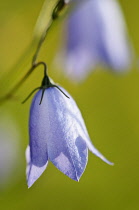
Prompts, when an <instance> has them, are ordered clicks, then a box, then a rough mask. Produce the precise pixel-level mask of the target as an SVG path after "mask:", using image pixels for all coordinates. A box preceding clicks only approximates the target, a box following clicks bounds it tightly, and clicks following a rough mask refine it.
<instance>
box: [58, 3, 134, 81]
mask: <svg viewBox="0 0 139 210" xmlns="http://www.w3.org/2000/svg"><path fill="white" fill-rule="evenodd" d="M76 2H77V1H76ZM65 29H66V34H67V35H66V36H67V37H66V40H65V42H66V43H65V46H64V49H63V51H62V52H61V54H60V56H58V58H60V63H61V64H62V65H64V66H63V69H65V71H66V73H67V74H68V76H70V77H71V78H72V79H74V80H75V81H80V80H83V79H84V78H85V77H86V76H87V75H88V74H89V73H90V71H91V69H92V68H95V67H96V65H98V64H100V63H101V64H102V65H104V66H106V67H109V68H112V69H113V70H115V71H116V72H119V71H122V72H123V70H125V69H127V68H129V67H130V64H131V58H132V53H131V52H132V50H131V46H130V44H129V42H128V38H127V32H126V25H125V22H124V18H123V16H122V11H121V9H120V7H119V4H118V2H117V1H116V0H103V1H102V0H85V1H82V2H80V3H79V4H78V5H76V8H75V9H74V11H73V12H72V14H70V16H69V18H68V20H67V21H66V24H65ZM64 35H65V33H64ZM58 61H59V59H58Z"/></svg>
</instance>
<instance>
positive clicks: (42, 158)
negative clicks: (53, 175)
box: [26, 86, 112, 187]
mask: <svg viewBox="0 0 139 210" xmlns="http://www.w3.org/2000/svg"><path fill="white" fill-rule="evenodd" d="M58 88H59V89H60V90H61V91H63V92H64V93H65V94H66V95H67V96H69V97H70V98H67V97H65V95H64V94H63V93H62V92H61V91H59V90H58ZM42 92H43V99H42V101H41V104H40V100H41V98H42ZM29 136H30V143H29V146H28V147H27V150H26V158H27V171H26V172H27V182H28V187H31V186H32V185H33V183H34V182H35V181H36V180H37V179H38V178H39V177H40V175H41V174H42V173H43V171H44V170H45V169H46V167H47V164H48V161H51V162H52V163H53V164H54V165H55V166H56V167H57V168H58V169H59V170H60V171H61V172H63V173H64V174H65V175H67V176H68V177H70V178H71V179H73V180H76V181H79V179H80V177H81V175H82V174H83V172H84V170H85V167H86V164H87V160H88V149H89V150H90V151H91V152H92V153H94V154H95V155H96V156H98V157H99V158H101V159H102V160H103V161H105V162H106V163H108V164H112V163H111V162H109V161H108V160H107V159H106V158H105V157H104V156H103V155H102V154H101V153H100V152H99V151H98V150H97V149H96V148H95V147H94V146H93V145H92V143H91V141H90V138H89V135H88V132H87V129H86V126H85V123H84V120H83V118H82V115H81V113H80V110H79V108H78V107H77V105H76V103H75V101H74V100H73V98H72V97H71V96H70V95H69V93H67V92H66V90H64V89H63V88H62V87H59V86H51V87H49V88H47V89H45V90H44V89H41V90H39V91H38V92H37V93H36V95H35V97H34V99H33V102H32V105H31V109H30V119H29Z"/></svg>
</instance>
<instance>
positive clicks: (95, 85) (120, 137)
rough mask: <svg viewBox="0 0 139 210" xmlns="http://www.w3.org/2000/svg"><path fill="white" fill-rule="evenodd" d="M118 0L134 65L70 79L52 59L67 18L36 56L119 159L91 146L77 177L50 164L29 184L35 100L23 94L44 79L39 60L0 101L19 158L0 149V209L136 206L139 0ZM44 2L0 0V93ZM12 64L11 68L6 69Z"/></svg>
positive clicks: (94, 135)
mask: <svg viewBox="0 0 139 210" xmlns="http://www.w3.org/2000/svg"><path fill="white" fill-rule="evenodd" d="M50 1H51V0H50ZM120 3H121V6H122V8H123V12H124V14H125V18H126V22H127V25H128V30H129V35H130V37H131V40H132V42H133V46H134V49H135V54H136V59H135V62H134V64H133V68H132V70H131V71H130V72H128V73H127V74H125V75H116V74H112V72H111V71H110V70H108V71H106V70H104V69H103V68H101V69H98V70H97V71H94V72H92V74H91V75H90V77H89V78H88V79H87V80H86V81H85V82H83V83H82V84H80V85H77V84H73V83H72V82H70V81H69V80H67V79H66V78H65V77H64V75H62V74H61V73H59V71H58V68H56V67H54V65H53V63H52V61H53V58H54V57H55V53H56V50H57V48H58V43H59V39H61V38H60V33H61V25H62V21H59V22H58V23H57V24H56V25H55V27H53V28H52V30H51V31H50V33H49V35H48V37H47V40H46V42H45V44H44V45H43V47H42V50H41V53H40V56H39V60H44V61H45V62H47V64H48V66H49V75H50V76H51V77H52V78H53V80H54V81H55V82H58V83H60V84H61V85H62V86H63V87H64V88H65V89H67V90H68V91H69V92H70V93H71V95H72V96H73V97H74V98H75V100H76V102H77V104H78V106H79V107H80V109H81V111H82V114H83V116H84V119H85V122H86V126H87V128H88V131H89V134H90V137H91V139H92V141H93V143H94V145H95V146H96V147H97V148H98V149H99V150H100V151H101V152H102V153H103V154H104V155H105V156H106V157H107V158H108V159H109V160H110V161H112V162H114V163H115V165H114V166H109V165H107V164H105V163H103V162H102V161H101V160H99V159H98V158H97V157H95V156H94V155H92V154H91V153H89V161H88V165H87V168H86V171H85V173H84V174H83V176H82V178H81V180H80V182H79V183H77V182H75V181H73V180H70V179H69V178H68V177H66V176H65V175H63V174H62V173H61V172H60V171H58V170H57V169H56V168H55V167H54V166H53V165H52V164H51V163H49V165H48V167H47V170H46V171H45V172H44V173H43V175H42V176H41V177H40V178H39V179H38V180H37V182H36V183H35V184H34V185H33V186H32V187H31V188H30V189H28V188H27V185H26V178H25V168H26V162H25V149H26V146H27V144H28V115H29V107H30V103H31V99H30V100H28V101H27V102H26V103H25V104H24V105H22V104H21V101H22V100H23V99H24V98H25V97H26V96H27V95H28V94H29V93H30V91H31V90H32V89H33V88H35V87H37V86H39V85H40V82H41V79H42V69H41V67H39V68H38V70H36V71H35V72H34V73H33V74H32V75H31V76H30V78H29V79H28V80H27V81H26V82H25V83H24V85H23V86H22V87H21V88H20V89H19V90H18V92H17V93H16V95H15V98H14V100H10V101H8V102H6V103H4V104H3V105H1V106H0V129H1V130H2V131H3V132H5V133H8V137H3V139H4V138H6V139H9V142H12V143H14V144H15V146H14V149H13V148H11V149H12V150H13V151H14V154H15V159H14V162H11V163H10V165H8V163H7V162H4V161H5V159H4V158H5V157H4V156H3V155H1V154H2V152H1V154H0V158H1V160H0V163H1V162H3V163H4V164H7V165H6V166H5V167H8V168H9V172H8V173H9V176H7V177H6V178H5V181H0V209H3V210H15V209H21V210H22V209H34V210H43V209H52V210H55V209H56V210H58V209H59V210H76V209H86V210H92V209H93V210H101V209H107V210H109V209H110V210H117V209H118V210H120V209H121V210H132V209H134V210H138V209H139V70H138V52H139V27H138V20H139V13H138V8H139V1H138V0H133V1H127V0H121V1H120ZM42 5H43V0H30V1H27V0H24V1H19V0H12V1H11V0H5V1H2V0H0V79H1V78H3V77H2V76H4V78H5V80H4V79H2V80H1V83H0V95H3V94H4V93H5V92H7V91H8V90H9V89H10V88H11V87H12V86H13V85H14V84H15V83H16V82H17V81H19V79H20V78H21V76H22V75H24V74H25V72H26V71H27V69H28V67H29V66H30V62H31V58H32V55H33V52H34V50H35V44H34V45H32V47H31V48H28V46H29V45H30V43H31V42H32V34H33V30H34V26H35V23H36V20H37V17H38V15H39V12H40V10H41V7H42ZM18 60H20V62H18V64H17V65H16V63H17V61H18ZM11 68H12V72H11V73H10V74H8V76H5V75H7V72H9V70H10V69H11ZM11 127H12V129H11ZM3 135H4V134H3ZM14 137H15V138H14ZM0 138H1V137H0ZM0 141H1V140H0ZM7 144H8V143H7ZM0 147H1V145H0ZM0 151H1V150H0ZM9 153H10V152H9ZM9 153H8V152H6V155H5V156H8V155H9ZM4 164H3V165H4ZM0 170H2V169H1V168H0ZM1 172H2V171H1ZM1 172H0V179H1V180H3V179H2V178H1V174H2V173H1ZM5 176H6V175H5ZM1 182H2V183H1Z"/></svg>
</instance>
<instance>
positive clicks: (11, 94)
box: [0, 61, 47, 103]
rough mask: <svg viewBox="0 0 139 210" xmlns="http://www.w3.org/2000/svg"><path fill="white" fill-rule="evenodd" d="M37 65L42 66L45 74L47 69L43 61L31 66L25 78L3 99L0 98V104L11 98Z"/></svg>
mask: <svg viewBox="0 0 139 210" xmlns="http://www.w3.org/2000/svg"><path fill="white" fill-rule="evenodd" d="M39 65H43V66H44V72H45V73H46V70H47V67H46V64H45V63H44V62H43V61H40V62H38V63H37V64H34V65H33V66H31V67H30V69H29V70H28V71H27V73H26V74H25V76H24V77H22V79H21V80H20V81H19V82H18V83H17V84H16V85H15V86H14V87H13V88H12V89H11V90H10V91H9V92H8V93H7V94H6V95H5V96H4V97H2V98H0V103H2V102H4V101H5V100H7V99H10V98H12V96H13V94H14V93H15V92H16V91H17V90H18V89H19V88H20V87H21V86H22V84H23V83H24V82H25V81H26V79H27V78H28V77H29V76H30V74H31V73H32V72H33V71H34V69H35V68H36V67H37V66H39ZM45 73H44V74H45Z"/></svg>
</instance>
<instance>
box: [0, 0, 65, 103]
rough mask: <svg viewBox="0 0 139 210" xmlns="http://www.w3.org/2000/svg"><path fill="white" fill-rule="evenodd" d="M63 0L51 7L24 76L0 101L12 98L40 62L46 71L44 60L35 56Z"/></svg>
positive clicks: (57, 15)
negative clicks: (29, 65)
mask: <svg viewBox="0 0 139 210" xmlns="http://www.w3.org/2000/svg"><path fill="white" fill-rule="evenodd" d="M64 4H65V3H64V0H59V1H58V3H57V4H56V6H55V8H54V9H53V13H52V16H51V19H50V22H49V24H48V25H47V27H46V29H45V31H44V33H43V34H42V36H41V38H40V41H39V43H38V46H37V49H36V52H35V53H34V56H33V58H32V65H31V67H30V68H29V70H28V71H27V73H26V74H25V76H24V77H23V78H22V79H21V80H20V81H19V82H18V83H17V84H16V85H15V86H14V87H13V88H12V89H11V90H10V91H9V92H8V93H7V94H6V95H5V96H3V97H2V98H0V103H2V102H4V101H5V100H7V99H10V98H12V96H13V94H14V93H15V92H16V91H17V90H18V89H19V88H20V87H21V85H22V84H23V83H24V82H25V81H26V79H27V78H28V77H29V76H30V74H31V73H32V72H33V70H34V69H35V68H36V67H37V66H38V65H40V64H42V65H44V71H45V72H46V64H44V62H38V63H36V61H37V58H38V55H39V52H40V49H41V47H42V44H43V42H44V41H45V38H46V36H47V34H48V32H49V30H50V28H51V27H52V25H53V23H54V21H55V20H57V18H58V17H59V12H60V11H61V10H62V9H63V7H64Z"/></svg>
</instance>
